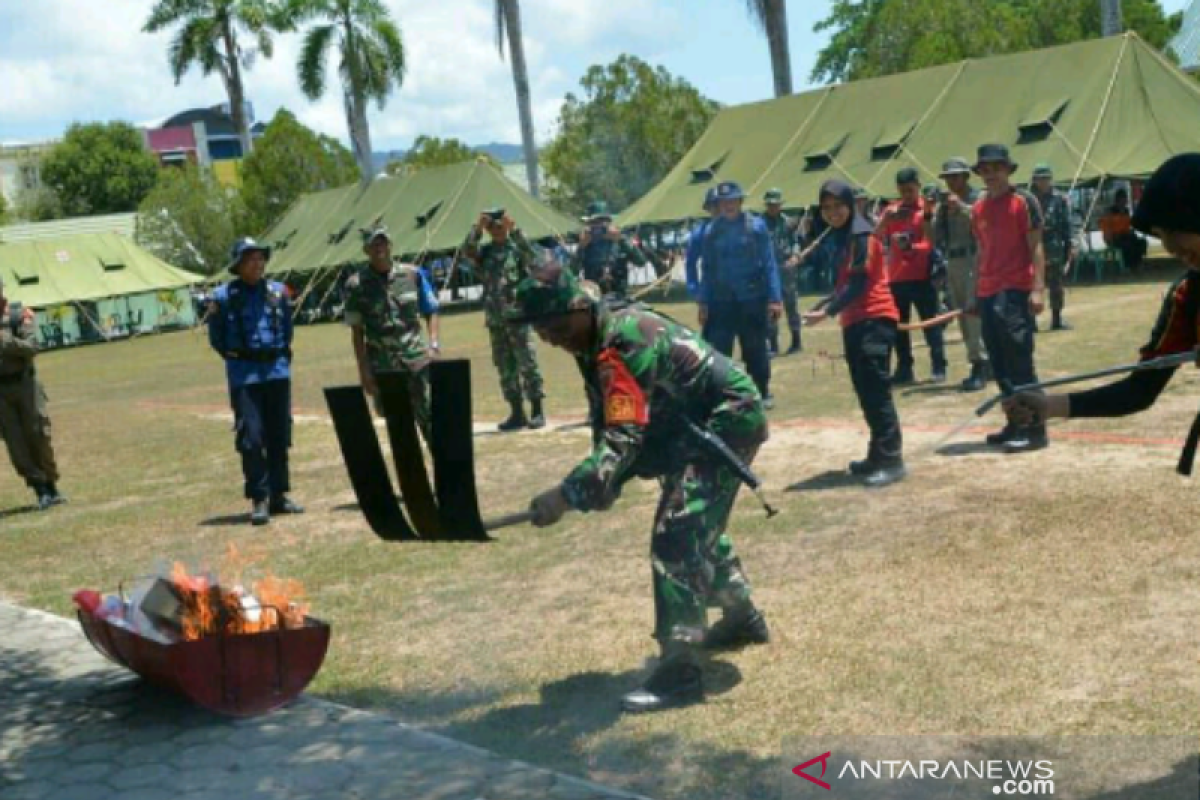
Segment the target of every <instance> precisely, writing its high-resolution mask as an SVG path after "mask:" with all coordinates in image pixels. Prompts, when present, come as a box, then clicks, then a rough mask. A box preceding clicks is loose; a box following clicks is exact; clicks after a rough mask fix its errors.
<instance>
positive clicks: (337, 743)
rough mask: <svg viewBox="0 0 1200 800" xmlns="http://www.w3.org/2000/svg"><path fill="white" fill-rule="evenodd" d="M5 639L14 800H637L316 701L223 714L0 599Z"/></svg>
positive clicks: (3, 792) (0, 678)
mask: <svg viewBox="0 0 1200 800" xmlns="http://www.w3.org/2000/svg"><path fill="white" fill-rule="evenodd" d="M0 631H3V636H0V798H4V800H110V799H111V800H171V799H174V798H179V800H210V798H211V800H228V798H237V800H284V799H285V798H286V800H358V799H361V800H638V798H635V797H634V795H630V794H626V793H623V792H618V791H615V790H611V789H606V788H604V787H602V786H598V785H596V784H592V783H587V782H585V781H581V780H577V779H575V778H569V777H566V776H564V775H558V774H555V773H551V772H547V771H545V770H541V769H537V768H535V767H532V766H530V765H528V764H522V763H520V762H516V761H509V760H507V759H503V758H500V757H499V756H496V755H495V754H493V753H489V752H488V751H486V750H481V749H479V748H477V747H471V746H469V745H464V744H461V743H459V742H455V741H453V740H451V739H447V738H445V737H442V736H437V735H434V734H429V733H424V732H421V731H419V730H416V729H415V728H411V727H409V726H407V725H403V724H399V723H397V722H395V721H394V720H390V719H387V718H385V717H382V716H379V715H376V714H370V713H367V712H365V711H359V710H355V709H351V708H347V707H345V706H339V705H336V704H333V703H328V702H324V701H321V700H314V699H311V698H306V697H302V698H301V699H300V700H298V701H297V702H295V703H293V704H291V705H290V706H288V707H286V708H284V709H281V710H279V711H276V712H274V713H272V714H268V715H266V716H264V717H259V718H256V719H250V720H229V719H225V718H222V717H217V716H214V715H212V714H209V713H207V712H205V711H202V710H200V709H197V708H195V707H193V706H191V705H190V704H188V703H187V702H186V701H184V700H182V699H179V698H177V697H175V696H173V695H171V694H168V693H165V692H162V691H160V690H158V689H155V688H154V687H151V686H147V685H146V684H144V683H143V682H142V681H141V680H139V679H138V678H136V676H134V675H133V674H132V673H130V672H128V671H127V670H125V669H123V668H121V667H117V666H115V665H113V664H111V663H109V662H108V661H107V660H106V659H104V658H103V657H102V656H101V655H100V654H99V653H97V652H96V651H95V650H94V649H93V648H92V646H91V645H90V644H89V643H88V642H87V640H86V639H85V638H84V637H83V634H82V632H81V631H80V629H79V625H78V623H77V622H75V621H74V620H68V619H63V618H61V617H56V616H52V615H49V614H45V613H42V612H39V611H31V610H28V609H23V608H18V607H16V606H12V605H7V604H4V603H0ZM520 734H521V732H520V731H513V735H514V736H519V735H520ZM642 800H644V798H643V799H642Z"/></svg>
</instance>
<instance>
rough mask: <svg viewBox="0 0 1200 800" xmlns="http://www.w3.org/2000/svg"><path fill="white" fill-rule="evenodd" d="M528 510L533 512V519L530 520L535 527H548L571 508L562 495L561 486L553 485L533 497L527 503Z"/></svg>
mask: <svg viewBox="0 0 1200 800" xmlns="http://www.w3.org/2000/svg"><path fill="white" fill-rule="evenodd" d="M529 510H530V511H531V512H533V519H532V520H530V521H531V522H532V523H533V526H534V527H535V528H548V527H550V526H551V525H553V524H555V523H556V522H558V521H559V520H561V519H562V518H563V514H566V513H567V512H568V511H570V510H571V505H570V504H569V503H568V502H567V498H566V496H565V495H563V492H562V487H560V486H555V487H554V488H553V489H550V490H548V491H545V492H542V493H541V494H539V495H538V496H537V497H535V498H533V500H532V501H530V503H529Z"/></svg>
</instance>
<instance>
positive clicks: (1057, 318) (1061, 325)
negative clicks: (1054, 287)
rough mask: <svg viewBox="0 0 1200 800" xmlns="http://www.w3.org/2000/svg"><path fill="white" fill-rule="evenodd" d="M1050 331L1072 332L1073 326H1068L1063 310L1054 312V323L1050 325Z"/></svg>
mask: <svg viewBox="0 0 1200 800" xmlns="http://www.w3.org/2000/svg"><path fill="white" fill-rule="evenodd" d="M1050 330H1052V331H1069V330H1071V326H1070V325H1068V324H1067V322H1066V320H1064V319H1063V318H1062V309H1059V310H1058V311H1055V312H1054V318H1053V322H1051V323H1050Z"/></svg>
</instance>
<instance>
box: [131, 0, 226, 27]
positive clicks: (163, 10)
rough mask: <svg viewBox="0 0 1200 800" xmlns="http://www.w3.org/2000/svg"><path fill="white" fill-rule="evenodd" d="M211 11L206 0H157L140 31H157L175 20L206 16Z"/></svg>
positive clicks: (209, 4)
mask: <svg viewBox="0 0 1200 800" xmlns="http://www.w3.org/2000/svg"><path fill="white" fill-rule="evenodd" d="M212 11H213V9H212V5H211V3H209V2H207V0H158V4H157V5H155V6H154V8H152V9H150V16H149V17H147V18H146V22H145V23H144V24H143V25H142V32H143V33H157V32H158V31H160V30H162V29H163V28H166V27H168V26H170V25H174V24H175V23H177V22H181V21H183V20H186V19H189V18H192V17H197V16H206V15H209V14H211V12H212Z"/></svg>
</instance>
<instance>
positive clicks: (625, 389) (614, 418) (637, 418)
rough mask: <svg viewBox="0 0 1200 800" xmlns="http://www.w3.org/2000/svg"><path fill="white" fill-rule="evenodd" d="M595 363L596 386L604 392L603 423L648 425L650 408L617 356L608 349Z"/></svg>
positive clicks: (639, 388)
mask: <svg viewBox="0 0 1200 800" xmlns="http://www.w3.org/2000/svg"><path fill="white" fill-rule="evenodd" d="M597 361H598V365H599V370H600V385H601V386H602V387H603V389H604V424H605V425H606V426H608V427H613V426H616V425H642V426H644V425H648V424H649V423H650V408H649V406H648V404H647V402H646V394H645V392H643V391H642V387H641V386H639V385H638V382H637V379H636V378H634V377H633V373H632V372H630V371H629V367H627V366H626V365H625V362H624V361H623V360H622V359H621V356H620V355H618V354H617V351H616V350H614V349H612V348H609V349H607V350H604V351H603V352H601V353H600V356H599V358H598V359H597Z"/></svg>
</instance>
